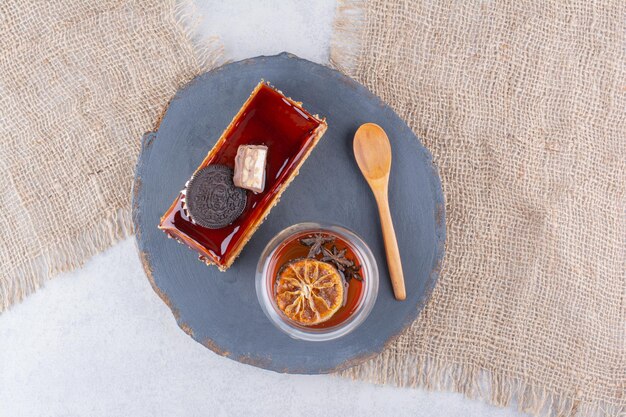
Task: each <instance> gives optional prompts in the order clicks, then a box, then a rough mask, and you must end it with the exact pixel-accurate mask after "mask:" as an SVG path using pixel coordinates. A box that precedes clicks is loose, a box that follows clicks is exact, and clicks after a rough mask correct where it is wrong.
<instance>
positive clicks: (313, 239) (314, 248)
mask: <svg viewBox="0 0 626 417" xmlns="http://www.w3.org/2000/svg"><path fill="white" fill-rule="evenodd" d="M334 241H335V238H334V237H332V236H324V235H323V234H321V233H316V234H314V235H313V236H309V237H305V238H302V239H300V243H301V244H303V245H304V246H308V247H310V248H311V249H309V254H308V255H307V257H309V258H315V257H316V256H317V255H318V254H320V253H322V249H323V248H324V245H325V244H327V243H333V242H334Z"/></svg>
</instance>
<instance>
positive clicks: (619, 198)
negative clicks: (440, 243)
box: [331, 0, 626, 416]
mask: <svg viewBox="0 0 626 417" xmlns="http://www.w3.org/2000/svg"><path fill="white" fill-rule="evenodd" d="M625 5H626V3H624V2H623V1H621V0H620V1H612V2H604V3H601V4H597V3H594V2H586V1H574V2H561V1H546V2H516V1H509V2H478V1H460V2H431V1H414V0H410V1H409V0H407V1H388V0H370V1H366V2H361V1H342V2H341V3H340V8H339V13H340V14H339V16H338V20H337V22H336V32H335V35H334V36H335V38H334V39H333V45H332V50H331V60H332V61H333V63H334V64H335V65H336V66H338V67H339V68H341V69H343V70H344V71H346V72H347V73H348V74H350V75H352V76H353V77H355V78H356V79H357V80H359V81H360V82H362V83H364V84H365V85H366V86H368V87H369V88H370V89H371V90H372V91H373V92H374V93H376V94H377V95H379V96H380V97H382V98H383V100H385V101H386V102H388V103H390V104H391V105H392V107H393V108H394V109H395V110H396V111H397V112H398V113H399V114H400V116H401V117H403V118H404V119H405V120H406V121H407V122H408V124H409V125H410V126H411V127H412V128H413V129H414V131H415V132H416V134H417V135H418V136H419V137H421V138H422V140H423V142H424V144H425V145H426V146H427V147H428V148H429V149H430V151H431V152H432V153H433V155H434V159H435V162H436V164H437V166H438V168H439V172H440V175H441V178H442V182H443V188H444V193H445V198H446V216H447V219H446V224H447V242H446V256H445V261H444V267H443V270H442V271H441V276H440V280H439V283H438V285H437V287H436V289H435V291H434V293H433V295H432V298H431V300H430V302H429V303H428V305H427V307H426V308H425V310H424V311H423V313H422V314H421V316H420V317H419V319H418V320H417V321H416V322H415V323H414V325H413V326H412V327H411V328H410V330H409V331H408V332H406V334H404V335H403V336H401V337H400V339H399V340H398V341H397V342H396V343H394V344H393V345H391V346H390V347H389V349H388V350H387V351H386V352H384V354H383V355H381V356H380V357H379V358H377V359H376V360H373V361H371V362H370V363H367V364H365V365H363V366H359V367H357V368H354V369H351V370H349V371H347V372H345V374H346V375H349V376H352V377H357V378H365V379H369V380H373V381H376V382H382V383H384V382H393V383H396V384H400V385H419V386H426V387H433V388H445V389H451V390H456V391H460V392H463V393H465V394H467V395H470V396H477V397H482V398H485V399H487V400H488V401H490V402H492V403H494V404H499V405H507V404H510V403H517V404H518V405H519V407H520V408H521V409H522V410H525V411H529V412H531V413H533V414H554V415H559V416H561V415H574V414H577V413H578V414H579V415H624V413H626V394H625V388H626V55H625V51H626V39H625V34H626V6H625ZM392 197H393V196H392Z"/></svg>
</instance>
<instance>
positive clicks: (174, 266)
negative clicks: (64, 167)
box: [133, 53, 445, 374]
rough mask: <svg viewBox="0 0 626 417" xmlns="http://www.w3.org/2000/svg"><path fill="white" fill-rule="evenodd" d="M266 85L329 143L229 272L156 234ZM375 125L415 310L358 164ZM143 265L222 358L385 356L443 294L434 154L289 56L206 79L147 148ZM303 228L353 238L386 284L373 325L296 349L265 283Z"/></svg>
mask: <svg viewBox="0 0 626 417" xmlns="http://www.w3.org/2000/svg"><path fill="white" fill-rule="evenodd" d="M261 79H265V80H268V81H270V82H271V83H272V84H273V85H274V86H275V87H276V88H278V89H280V90H282V91H283V93H285V94H286V95H287V96H290V97H291V98H293V99H294V100H298V101H303V102H304V106H305V108H306V109H307V110H309V111H310V112H312V113H314V114H315V113H317V114H319V115H321V116H325V117H326V118H327V122H328V131H327V132H326V134H325V136H324V137H323V138H322V140H321V141H320V143H319V144H318V146H317V147H316V148H315V149H314V150H313V152H312V154H311V156H310V157H309V159H308V160H307V161H306V162H305V164H304V166H303V167H302V169H301V170H300V174H299V176H298V177H296V179H295V180H294V181H293V183H292V184H291V185H290V186H289V188H288V189H287V190H286V191H285V193H284V194H283V197H282V199H281V201H280V203H279V204H278V205H277V206H276V207H274V209H273V210H272V212H271V213H270V215H269V217H268V218H267V220H266V221H265V223H263V225H262V226H261V227H260V228H259V229H258V231H257V232H256V234H255V235H254V236H253V238H252V239H251V240H250V242H249V243H248V245H247V246H246V247H245V248H244V250H243V252H242V253H241V256H240V257H239V258H238V259H237V261H236V262H235V264H234V266H233V267H232V268H230V269H229V270H228V271H227V272H219V271H218V270H217V268H215V267H207V266H206V265H204V264H203V263H201V262H199V261H198V260H197V257H198V256H197V254H196V253H195V252H194V251H191V250H189V249H188V248H186V247H185V246H183V245H180V244H178V243H177V242H176V241H175V240H172V239H167V237H166V236H165V234H164V233H163V232H162V231H160V230H158V229H157V224H158V223H159V218H160V216H161V215H162V214H163V213H164V212H165V211H166V210H167V208H168V207H169V205H170V204H171V203H172V201H173V200H174V198H175V197H176V195H177V193H178V192H179V191H180V190H181V188H182V187H183V185H184V184H185V181H187V180H188V179H189V177H190V176H191V174H192V173H193V171H194V170H195V168H196V167H197V166H198V164H199V163H200V162H201V161H202V159H203V158H204V157H205V155H206V154H207V152H208V151H209V150H210V149H211V147H212V146H213V144H214V143H215V142H216V140H217V139H218V137H219V136H220V134H221V133H222V131H223V130H224V128H225V127H226V126H227V125H228V124H229V122H230V120H231V118H232V117H233V116H234V115H235V114H236V113H237V110H239V107H240V106H241V105H242V103H243V102H244V101H245V99H246V98H247V97H248V95H249V93H250V91H252V89H253V88H254V86H255V85H256V84H257V83H258V82H259V80H261ZM365 122H374V123H377V124H379V125H381V126H382V127H383V128H384V129H385V130H386V131H387V134H388V135H389V138H390V140H391V145H392V152H393V164H392V171H391V180H390V184H389V188H390V201H391V211H392V215H393V218H394V222H395V225H396V232H397V237H398V243H399V247H400V252H401V256H402V261H403V266H404V276H405V279H406V288H407V299H406V301H404V302H399V301H396V300H395V299H394V298H393V293H392V289H391V284H390V282H389V276H388V272H387V267H386V261H385V252H384V246H383V241H382V236H381V231H380V226H379V223H378V214H377V210H376V205H375V201H374V198H373V197H372V194H371V192H370V191H369V189H368V187H367V184H366V182H365V181H364V179H363V178H362V177H361V175H360V173H359V170H358V167H357V165H356V162H355V161H354V157H353V154H352V138H353V135H354V132H355V131H356V129H357V128H358V127H359V126H360V125H361V124H362V123H365ZM133 221H134V224H135V230H136V237H137V246H138V249H139V255H140V257H141V260H142V263H143V265H144V268H145V270H146V274H147V276H148V278H149V280H150V282H151V284H152V286H153V288H154V290H155V291H156V292H157V294H158V295H159V296H160V297H161V298H162V299H163V300H164V301H165V303H166V304H167V305H168V306H169V307H170V309H171V310H172V312H173V314H174V316H175V318H176V320H177V322H178V324H179V326H180V327H181V328H182V329H183V330H184V331H185V332H186V333H188V334H189V335H190V336H191V337H193V338H194V339H195V340H196V341H198V342H200V343H202V344H203V345H204V346H206V347H208V348H209V349H211V350H213V351H215V352H217V353H218V354H220V355H224V356H227V357H229V358H232V359H234V360H237V361H240V362H244V363H248V364H251V365H254V366H258V367H262V368H266V369H271V370H274V371H279V372H289V373H304V374H315V373H326V372H332V371H336V370H340V369H344V368H347V367H349V366H353V365H356V364H358V363H360V362H362V361H365V360H366V359H368V358H370V357H373V356H374V355H376V354H377V353H379V352H381V351H382V350H383V349H384V348H385V346H386V345H388V344H389V343H390V342H392V341H393V340H394V339H395V338H396V337H397V336H398V335H399V334H400V333H401V332H402V330H404V329H405V328H406V327H407V326H408V325H409V324H410V323H411V322H412V321H413V320H415V318H416V317H417V315H418V313H419V311H420V310H421V308H422V306H423V304H424V302H425V301H426V299H427V297H428V295H429V294H430V291H431V289H432V288H433V286H434V284H435V281H436V279H437V275H438V272H439V269H440V266H441V261H442V258H443V250H444V240H445V221H444V200H443V194H442V191H441V184H440V180H439V177H438V174H437V170H436V168H435V167H434V166H433V163H432V158H431V155H430V154H429V152H428V151H427V150H426V149H425V148H424V147H423V146H422V145H421V143H420V141H419V140H418V139H417V138H416V137H415V135H414V134H413V132H412V131H411V130H410V129H409V128H408V126H407V125H406V124H405V123H404V122H403V121H402V120H401V119H400V118H399V117H398V116H397V115H396V114H395V113H394V112H393V111H392V110H391V108H389V107H388V106H387V105H386V104H385V103H383V102H382V101H381V100H380V99H379V98H377V97H376V96H374V95H373V94H372V93H370V92H369V91H368V90H367V89H366V88H365V87H363V86H361V85H360V84H358V83H357V82H355V81H354V80H352V79H350V78H348V77H346V76H344V75H342V74H341V73H339V72H337V71H334V70H332V69H330V68H327V67H325V66H322V65H318V64H314V63H312V62H309V61H306V60H303V59H299V58H297V57H295V56H293V55H290V54H285V53H283V54H280V55H277V56H271V57H258V58H252V59H247V60H244V61H240V62H235V63H232V64H228V65H225V66H223V67H220V68H218V69H215V70H213V71H210V72H208V73H205V74H202V75H200V76H198V77H197V78H195V79H194V80H193V81H191V82H190V83H189V84H188V85H187V86H185V87H184V88H183V89H181V90H180V91H179V92H178V93H177V94H176V96H175V97H174V98H173V99H172V101H171V103H170V104H169V107H168V109H167V111H166V112H165V114H164V116H163V118H162V120H161V123H160V125H159V127H158V131H157V132H154V133H148V134H146V135H145V136H144V138H143V144H142V150H141V155H140V156H139V161H138V163H137V170H136V176H135V181H134V186H133ZM303 221H314V222H322V223H330V224H339V225H342V226H345V227H347V228H349V229H351V230H353V231H355V232H356V233H357V234H359V235H360V236H361V237H363V239H364V240H365V242H366V243H367V244H368V245H369V246H370V248H371V249H372V251H373V253H374V255H375V257H376V260H377V262H378V266H379V269H380V272H381V275H380V290H379V293H378V299H377V302H376V305H375V307H374V309H373V311H372V313H371V314H370V316H369V318H368V319H367V320H366V321H365V322H364V323H363V325H361V326H360V327H359V328H358V329H356V330H355V331H354V332H352V333H350V334H348V335H347V336H344V337H342V338H339V339H337V340H333V341H329V342H306V341H301V340H295V339H291V338H290V337H288V336H287V335H285V334H283V333H281V332H280V331H279V330H278V329H276V328H275V327H274V326H273V325H272V324H271V323H270V322H269V320H268V319H267V318H266V317H265V315H264V314H263V312H262V311H261V307H260V306H259V303H258V301H257V297H256V292H255V283H254V275H255V268H256V265H257V261H258V258H259V255H260V253H261V251H262V250H263V248H264V247H265V245H266V244H267V242H268V241H269V240H270V239H271V238H272V237H273V236H274V235H275V234H276V233H278V232H279V231H281V230H282V229H283V228H285V227H287V226H290V225H293V224H295V223H299V222H303Z"/></svg>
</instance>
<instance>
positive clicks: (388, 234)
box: [376, 190, 406, 301]
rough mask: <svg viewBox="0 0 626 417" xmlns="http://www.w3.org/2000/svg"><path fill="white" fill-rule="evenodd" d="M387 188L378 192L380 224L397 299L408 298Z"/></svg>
mask: <svg viewBox="0 0 626 417" xmlns="http://www.w3.org/2000/svg"><path fill="white" fill-rule="evenodd" d="M387 195H388V194H387V190H381V191H379V192H377V193H376V202H377V203H378V213H379V214H380V224H381V226H382V229H383V239H384V240H385V252H386V253H387V266H388V268H389V275H390V276H391V286H392V287H393V294H394V296H395V297H396V300H400V301H402V300H404V299H406V289H405V287H404V274H403V272H402V261H401V260H400V251H399V250H398V241H397V240H396V231H395V230H394V228H393V221H392V220H391V212H390V211H389V198H388V197H387Z"/></svg>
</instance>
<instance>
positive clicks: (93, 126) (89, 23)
mask: <svg viewBox="0 0 626 417" xmlns="http://www.w3.org/2000/svg"><path fill="white" fill-rule="evenodd" d="M177 4H178V5H177V6H175V2H174V0H168V1H163V0H151V1H145V0H143V1H141V2H126V1H115V0H107V1H92V2H84V1H70V0H63V1H58V0H57V1H33V2H24V1H20V0H3V1H2V2H0V43H1V45H2V48H1V50H0V170H1V172H2V174H1V175H0V210H1V215H0V311H2V310H4V309H6V308H7V307H8V306H10V305H11V304H12V303H14V302H16V301H18V300H20V299H22V298H23V297H24V296H25V295H26V294H28V293H30V292H32V291H33V290H34V289H36V288H37V287H39V286H40V285H41V284H42V282H43V281H44V280H45V279H46V278H48V277H50V276H53V275H54V274H56V273H58V272H60V271H64V270H67V269H70V268H74V267H76V266H79V265H81V264H82V263H83V262H84V261H85V260H86V259H87V258H88V257H90V256H91V255H93V254H95V253H96V252H98V251H100V250H102V249H104V248H106V247H108V246H110V245H111V244H112V243H114V242H115V241H117V240H119V239H120V238H123V237H125V236H127V235H129V233H130V232H131V222H130V188H131V179H132V174H133V171H134V165H135V161H136V157H137V153H138V151H139V146H140V138H141V135H142V134H143V133H144V132H146V131H149V130H151V128H152V127H153V125H154V123H155V121H156V119H157V118H158V116H159V114H160V113H161V112H162V110H163V109H164V107H165V106H166V105H167V102H168V101H169V99H170V98H171V97H172V96H173V94H174V93H175V92H176V90H177V88H178V87H179V86H180V85H181V84H183V83H184V82H186V81H188V80H189V79H191V78H192V77H193V76H194V75H196V74H198V73H199V72H200V71H202V70H203V69H205V68H207V67H208V66H210V65H211V64H212V63H213V60H214V59H215V58H216V57H217V56H218V50H217V48H216V47H214V46H213V45H211V44H210V42H206V43H205V44H204V45H200V46H199V47H196V48H194V47H192V42H191V40H190V38H189V36H188V34H187V32H186V29H184V28H186V27H188V26H187V25H186V24H183V22H181V19H183V18H184V16H183V11H184V10H187V9H186V5H184V4H180V3H177Z"/></svg>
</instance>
